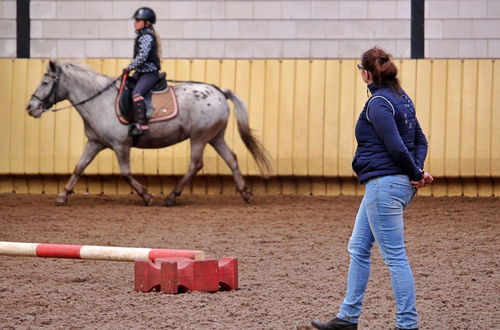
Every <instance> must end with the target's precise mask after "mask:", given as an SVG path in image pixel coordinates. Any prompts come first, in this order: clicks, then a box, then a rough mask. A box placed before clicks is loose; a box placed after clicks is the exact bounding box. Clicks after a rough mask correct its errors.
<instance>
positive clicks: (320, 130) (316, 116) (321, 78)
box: [302, 60, 333, 187]
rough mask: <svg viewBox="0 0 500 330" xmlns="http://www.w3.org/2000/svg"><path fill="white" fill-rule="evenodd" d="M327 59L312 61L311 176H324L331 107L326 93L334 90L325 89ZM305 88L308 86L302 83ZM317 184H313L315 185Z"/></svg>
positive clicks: (317, 183) (310, 100) (308, 150)
mask: <svg viewBox="0 0 500 330" xmlns="http://www.w3.org/2000/svg"><path fill="white" fill-rule="evenodd" d="M325 72H326V61H325V60H313V61H312V62H311V80H310V84H309V88H308V89H309V91H308V93H309V95H310V96H309V104H308V109H309V127H308V129H307V131H308V134H309V136H308V147H307V152H308V153H307V168H308V173H307V174H308V175H310V176H323V165H324V164H323V156H324V154H323V148H324V140H323V137H324V134H325V132H324V130H325V127H324V120H325V111H329V110H330V109H326V108H325V93H331V92H332V93H333V91H326V90H325ZM302 86H303V87H302V88H304V89H306V88H307V86H304V85H302ZM322 182H323V183H324V181H313V183H316V186H317V185H321V183H322ZM314 186H315V185H313V187H314Z"/></svg>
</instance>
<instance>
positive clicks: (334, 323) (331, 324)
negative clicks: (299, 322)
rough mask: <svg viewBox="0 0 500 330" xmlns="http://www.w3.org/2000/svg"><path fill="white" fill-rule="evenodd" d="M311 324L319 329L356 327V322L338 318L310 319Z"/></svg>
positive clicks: (353, 329) (346, 329)
mask: <svg viewBox="0 0 500 330" xmlns="http://www.w3.org/2000/svg"><path fill="white" fill-rule="evenodd" d="M311 324H312V326H313V327H315V328H316V329H320V330H340V329H343V330H356V329H358V324H357V323H352V322H347V321H344V320H341V319H339V318H334V319H331V320H330V321H328V322H320V321H316V320H314V321H312V322H311Z"/></svg>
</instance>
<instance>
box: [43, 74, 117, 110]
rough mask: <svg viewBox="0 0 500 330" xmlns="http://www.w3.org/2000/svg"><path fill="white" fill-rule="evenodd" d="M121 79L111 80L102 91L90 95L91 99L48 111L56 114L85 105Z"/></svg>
mask: <svg viewBox="0 0 500 330" xmlns="http://www.w3.org/2000/svg"><path fill="white" fill-rule="evenodd" d="M120 79H121V76H119V77H117V78H115V79H113V80H112V81H111V82H110V83H109V84H108V85H107V86H106V87H104V88H103V89H101V90H100V91H99V92H97V93H96V94H94V95H92V96H91V97H88V98H86V99H85V100H83V101H80V102H77V103H75V104H71V105H68V106H65V107H62V108H57V109H51V110H50V111H52V112H56V111H61V110H64V109H68V108H72V107H76V106H78V105H82V104H85V103H87V102H88V101H91V100H93V99H95V98H96V97H98V96H99V95H101V94H102V93H104V92H105V91H107V90H108V89H109V88H110V87H111V86H113V85H114V84H115V83H116V82H117V81H118V80H120Z"/></svg>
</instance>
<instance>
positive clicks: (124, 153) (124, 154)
mask: <svg viewBox="0 0 500 330" xmlns="http://www.w3.org/2000/svg"><path fill="white" fill-rule="evenodd" d="M115 153H116V158H117V159H118V164H120V173H121V175H122V176H123V178H124V179H125V181H127V182H128V184H129V185H130V186H131V187H132V188H133V189H134V190H135V191H136V192H137V193H138V194H139V196H141V198H142V201H143V202H144V205H146V206H150V205H152V204H153V195H151V194H149V193H148V192H147V190H146V187H144V186H143V185H142V184H140V183H139V181H137V180H136V179H134V177H133V176H132V173H131V171H130V148H125V147H123V148H122V149H120V150H115Z"/></svg>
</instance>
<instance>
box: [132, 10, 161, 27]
mask: <svg viewBox="0 0 500 330" xmlns="http://www.w3.org/2000/svg"><path fill="white" fill-rule="evenodd" d="M132 18H134V19H143V20H145V21H149V22H151V23H153V24H155V23H156V14H155V12H154V11H153V9H151V8H148V7H141V8H139V9H137V10H136V11H135V13H134V16H132Z"/></svg>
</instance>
